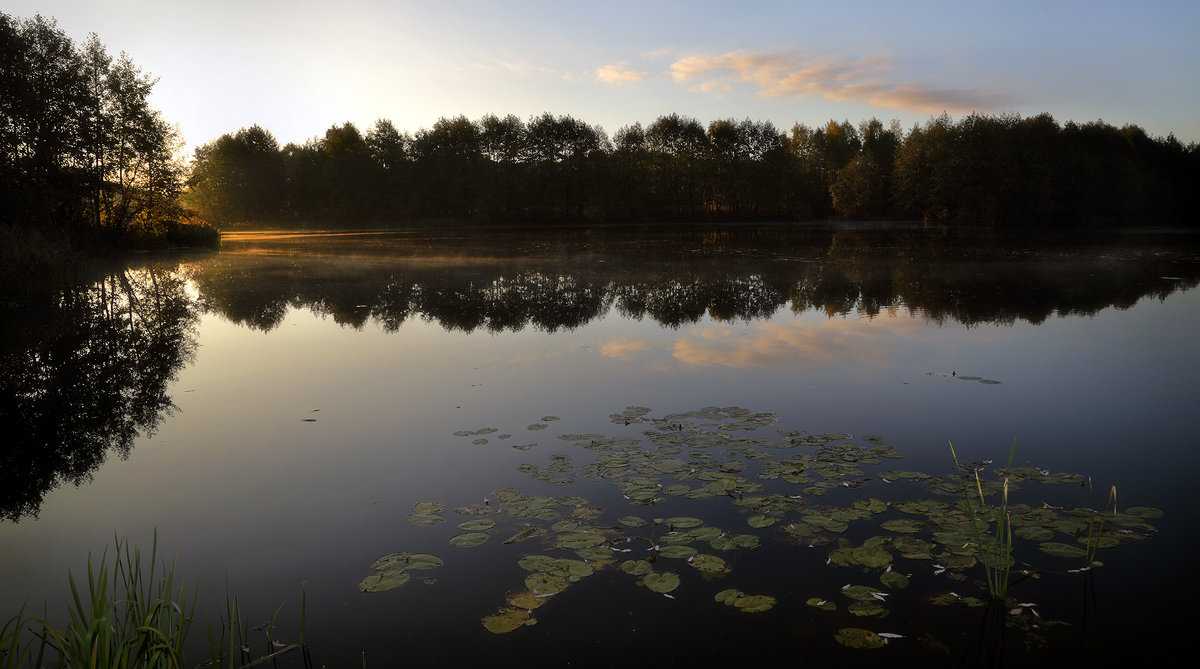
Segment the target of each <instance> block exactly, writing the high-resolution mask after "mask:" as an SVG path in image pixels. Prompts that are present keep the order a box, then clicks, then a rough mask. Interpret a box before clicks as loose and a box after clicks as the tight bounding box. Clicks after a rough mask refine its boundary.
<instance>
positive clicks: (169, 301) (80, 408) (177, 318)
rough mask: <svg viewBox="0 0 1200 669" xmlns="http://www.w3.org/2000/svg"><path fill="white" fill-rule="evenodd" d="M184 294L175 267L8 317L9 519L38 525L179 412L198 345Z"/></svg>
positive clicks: (0, 457) (2, 387)
mask: <svg viewBox="0 0 1200 669" xmlns="http://www.w3.org/2000/svg"><path fill="white" fill-rule="evenodd" d="M185 287H186V283H185V282H184V280H183V279H182V278H181V277H180V276H179V275H178V272H177V271H176V268H175V267H174V266H173V265H170V266H155V267H146V268H142V269H123V270H121V271H117V272H113V273H112V274H109V275H107V276H105V277H104V278H103V279H101V280H98V281H96V282H95V283H91V284H86V285H81V286H75V287H70V288H66V289H63V290H60V291H58V292H55V293H53V294H51V295H46V296H42V297H41V298H34V299H31V300H29V301H26V302H24V303H21V304H19V305H16V306H11V307H9V308H7V309H6V310H5V313H4V321H5V327H4V328H2V329H0V336H2V337H3V339H2V340H0V403H2V404H0V443H3V444H4V447H3V449H0V518H2V519H8V520H13V521H16V520H19V519H20V518H22V517H25V516H36V515H37V512H38V509H39V507H40V506H41V503H42V499H43V497H44V496H45V495H46V494H47V493H48V492H49V491H51V490H53V489H54V488H55V487H57V486H58V485H60V484H62V483H64V482H66V483H72V484H75V485H79V484H80V483H82V482H85V481H87V480H89V479H90V476H91V472H92V471H93V470H94V469H96V468H97V467H99V466H100V464H101V463H103V462H104V459H105V457H106V456H107V455H108V453H109V452H115V453H117V454H118V455H119V456H121V457H125V456H126V455H128V453H129V451H130V449H131V448H132V446H133V443H134V440H135V439H136V438H137V437H138V436H139V435H145V434H152V433H153V432H154V430H155V427H156V426H157V424H158V423H159V421H161V420H162V419H163V418H164V417H165V416H167V415H169V414H170V413H171V411H172V409H173V408H174V405H173V404H172V401H171V398H170V397H169V396H168V395H167V387H168V384H169V383H170V382H171V380H172V379H173V378H174V376H175V374H176V373H177V372H178V371H179V370H180V369H181V368H182V366H183V365H184V364H185V363H186V362H188V360H189V359H190V357H191V355H192V352H193V350H194V348H195V341H196V334H195V325H196V320H197V311H196V309H195V305H194V303H193V301H192V299H191V298H190V297H189V296H188V294H187V292H186V291H185Z"/></svg>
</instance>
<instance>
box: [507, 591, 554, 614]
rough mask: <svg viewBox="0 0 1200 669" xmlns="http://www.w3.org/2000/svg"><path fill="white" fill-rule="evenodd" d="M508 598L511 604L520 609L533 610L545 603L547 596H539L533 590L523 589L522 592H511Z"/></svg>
mask: <svg viewBox="0 0 1200 669" xmlns="http://www.w3.org/2000/svg"><path fill="white" fill-rule="evenodd" d="M506 599H507V600H508V603H509V604H512V605H513V606H515V607H517V608H519V609H528V610H532V609H536V608H537V607H539V606H541V605H542V604H545V603H546V599H547V598H545V597H538V596H537V593H536V592H534V591H532V590H522V591H520V592H514V593H510V594H509V595H508V597H506Z"/></svg>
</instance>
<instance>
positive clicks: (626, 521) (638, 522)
mask: <svg viewBox="0 0 1200 669" xmlns="http://www.w3.org/2000/svg"><path fill="white" fill-rule="evenodd" d="M617 522H618V523H621V524H622V525H624V526H625V527H645V526H646V525H648V524H649V523H647V522H646V521H645V520H644V519H642V518H638V517H637V516H625V517H624V518H620V519H618V520H617Z"/></svg>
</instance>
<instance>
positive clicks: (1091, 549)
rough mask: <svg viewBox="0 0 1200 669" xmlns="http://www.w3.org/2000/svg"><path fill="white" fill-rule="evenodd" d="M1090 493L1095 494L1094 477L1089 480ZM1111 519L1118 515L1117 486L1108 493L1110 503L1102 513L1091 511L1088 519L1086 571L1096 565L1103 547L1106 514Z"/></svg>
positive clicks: (1106, 503) (1105, 504)
mask: <svg viewBox="0 0 1200 669" xmlns="http://www.w3.org/2000/svg"><path fill="white" fill-rule="evenodd" d="M1087 485H1088V491H1089V492H1090V493H1092V494H1095V490H1094V489H1093V487H1092V477H1090V476H1089V477H1088V480H1087ZM1106 513H1107V514H1108V515H1109V516H1110V517H1112V516H1115V515H1117V486H1115V485H1114V486H1112V487H1111V488H1109V491H1108V501H1106V502H1105V503H1104V507H1103V509H1102V510H1100V511H1096V510H1095V509H1091V514H1090V515H1089V517H1088V536H1087V553H1086V555H1085V556H1084V560H1085V564H1084V568H1085V569H1091V568H1092V566H1093V565H1094V564H1095V563H1096V551H1097V550H1099V549H1100V547H1101V543H1102V542H1101V540H1100V539H1101V535H1102V534H1103V533H1104V522H1105V514H1106Z"/></svg>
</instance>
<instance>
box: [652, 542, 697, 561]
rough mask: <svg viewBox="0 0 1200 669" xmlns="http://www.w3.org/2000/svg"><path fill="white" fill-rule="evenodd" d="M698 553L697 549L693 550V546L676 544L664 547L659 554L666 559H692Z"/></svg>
mask: <svg viewBox="0 0 1200 669" xmlns="http://www.w3.org/2000/svg"><path fill="white" fill-rule="evenodd" d="M697 552H699V551H697V550H696V549H695V548H692V547H691V546H684V545H682V544H675V545H673V546H663V549H662V550H660V551H659V552H658V554H659V555H661V556H662V557H666V558H679V559H685V558H690V557H692V556H693V555H695V554H696V553H697Z"/></svg>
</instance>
